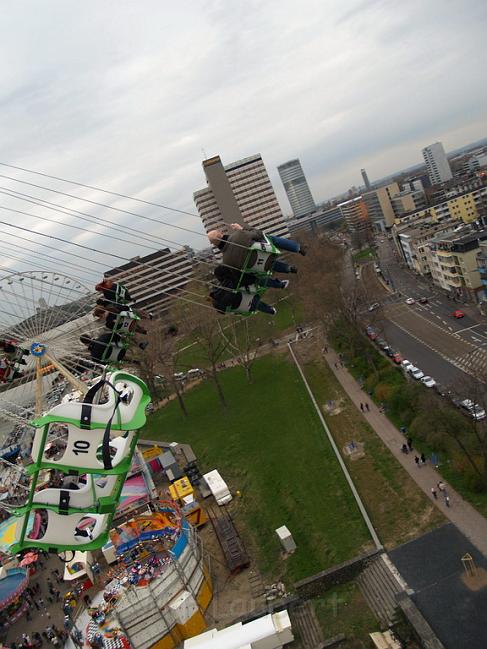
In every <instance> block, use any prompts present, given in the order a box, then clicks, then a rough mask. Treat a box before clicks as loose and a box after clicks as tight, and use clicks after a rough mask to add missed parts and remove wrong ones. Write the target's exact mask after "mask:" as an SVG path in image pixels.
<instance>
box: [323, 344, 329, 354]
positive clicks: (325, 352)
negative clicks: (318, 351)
mask: <svg viewBox="0 0 487 649" xmlns="http://www.w3.org/2000/svg"><path fill="white" fill-rule="evenodd" d="M323 353H324V354H328V347H327V346H326V345H325V346H324V347H323Z"/></svg>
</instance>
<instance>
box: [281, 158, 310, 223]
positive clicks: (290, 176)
mask: <svg viewBox="0 0 487 649" xmlns="http://www.w3.org/2000/svg"><path fill="white" fill-rule="evenodd" d="M277 171H278V172H279V176H280V178H281V181H282V184H283V185H284V190H285V192H286V195H287V197H288V200H289V203H290V205H291V209H292V211H293V215H294V217H295V218H300V217H302V216H305V215H306V214H311V212H314V211H315V210H316V204H315V202H314V200H313V196H312V195H311V191H310V189H309V186H308V181H307V180H306V177H305V175H304V172H303V168H302V167H301V163H300V162H299V160H289V162H285V163H284V164H282V165H279V166H278V167H277Z"/></svg>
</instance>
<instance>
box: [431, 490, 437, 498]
mask: <svg viewBox="0 0 487 649" xmlns="http://www.w3.org/2000/svg"><path fill="white" fill-rule="evenodd" d="M431 495H432V496H433V498H434V499H435V500H438V495H437V493H436V489H435V488H434V487H431Z"/></svg>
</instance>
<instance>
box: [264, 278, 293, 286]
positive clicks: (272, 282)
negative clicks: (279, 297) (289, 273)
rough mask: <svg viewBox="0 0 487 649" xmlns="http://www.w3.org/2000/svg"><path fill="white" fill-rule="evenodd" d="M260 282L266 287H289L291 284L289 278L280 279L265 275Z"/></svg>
mask: <svg viewBox="0 0 487 649" xmlns="http://www.w3.org/2000/svg"><path fill="white" fill-rule="evenodd" d="M259 284H260V286H265V287H266V288H287V287H288V286H289V280H288V279H278V278H277V277H264V278H263V279H261V280H260V281H259Z"/></svg>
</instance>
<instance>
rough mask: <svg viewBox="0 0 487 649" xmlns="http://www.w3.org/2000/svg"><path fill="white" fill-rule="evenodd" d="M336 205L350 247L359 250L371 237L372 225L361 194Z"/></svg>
mask: <svg viewBox="0 0 487 649" xmlns="http://www.w3.org/2000/svg"><path fill="white" fill-rule="evenodd" d="M338 207H339V209H340V212H341V214H342V217H343V218H344V220H345V223H346V224H347V228H348V231H349V233H350V236H351V243H352V248H354V249H356V250H360V249H361V248H363V247H364V246H366V245H368V244H369V243H370V241H371V238H372V227H371V222H370V218H369V212H368V210H367V205H366V203H365V201H364V199H363V198H362V196H357V197H356V198H352V199H350V200H349V201H345V202H344V203H339V204H338Z"/></svg>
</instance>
